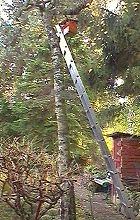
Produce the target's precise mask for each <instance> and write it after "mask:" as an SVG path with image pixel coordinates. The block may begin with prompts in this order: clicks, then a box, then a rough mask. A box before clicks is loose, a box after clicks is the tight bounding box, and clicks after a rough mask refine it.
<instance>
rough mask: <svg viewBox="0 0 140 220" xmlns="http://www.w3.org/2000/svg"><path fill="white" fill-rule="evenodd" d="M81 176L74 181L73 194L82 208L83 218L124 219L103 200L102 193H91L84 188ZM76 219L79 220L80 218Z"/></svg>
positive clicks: (101, 219)
mask: <svg viewBox="0 0 140 220" xmlns="http://www.w3.org/2000/svg"><path fill="white" fill-rule="evenodd" d="M82 178H83V177H81V178H79V179H78V181H77V182H76V183H75V194H76V198H77V199H78V201H79V206H80V207H81V208H82V209H83V213H84V218H83V219H85V220H92V219H95V220H125V218H124V217H123V216H122V215H121V214H119V213H118V212H117V210H116V209H115V206H114V205H113V204H112V203H111V202H110V201H109V200H104V198H105V195H104V194H103V193H94V194H93V195H92V193H91V192H90V191H89V190H87V189H86V187H85V184H84V180H83V179H82ZM77 220H81V219H80V218H79V219H77Z"/></svg>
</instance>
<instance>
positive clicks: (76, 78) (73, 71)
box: [56, 25, 135, 220]
mask: <svg viewBox="0 0 140 220" xmlns="http://www.w3.org/2000/svg"><path fill="white" fill-rule="evenodd" d="M56 30H57V36H58V37H59V46H60V49H61V52H62V54H63V56H64V59H65V61H66V64H67V67H68V70H69V73H70V75H71V78H72V80H73V83H74V85H75V88H76V90H77V93H78V95H79V97H80V100H81V103H82V106H83V108H84V110H85V113H86V116H87V118H88V121H89V124H90V127H91V131H92V134H93V135H94V137H95V139H96V141H97V142H98V144H99V147H100V151H101V154H102V156H103V158H104V160H105V163H106V166H107V169H108V171H109V173H110V176H111V178H112V181H113V185H114V188H115V190H116V191H117V194H118V196H119V199H120V204H121V206H123V208H124V210H125V214H126V217H127V219H131V220H134V219H135V216H134V213H133V208H132V206H131V205H130V202H129V200H128V196H127V194H126V192H125V189H124V186H123V184H122V182H121V179H120V176H119V173H118V171H117V170H116V167H115V164H114V161H113V159H112V157H111V154H110V152H109V149H108V147H107V144H106V142H105V139H104V137H103V134H102V131H101V128H100V126H99V124H98V123H97V120H96V116H95V112H94V110H93V108H92V106H91V104H90V101H89V98H88V95H87V93H86V91H85V88H84V85H83V83H82V80H81V78H80V75H79V73H78V70H77V68H76V65H75V63H74V60H73V58H72V55H71V52H70V50H69V48H68V45H67V42H66V40H65V37H64V34H63V32H62V30H61V27H60V25H56Z"/></svg>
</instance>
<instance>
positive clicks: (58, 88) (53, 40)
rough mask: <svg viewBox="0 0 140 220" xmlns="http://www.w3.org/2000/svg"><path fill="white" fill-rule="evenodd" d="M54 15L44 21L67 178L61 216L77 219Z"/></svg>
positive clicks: (61, 157) (61, 166)
mask: <svg viewBox="0 0 140 220" xmlns="http://www.w3.org/2000/svg"><path fill="white" fill-rule="evenodd" d="M52 19H53V15H52V12H51V10H49V8H47V9H46V11H45V12H44V13H43V22H44V25H45V29H46V33H47V36H48V42H49V46H50V49H51V53H52V64H53V72H54V92H55V112H56V118H57V126H58V149H59V156H58V167H59V174H60V177H61V178H62V179H65V181H64V184H63V190H64V194H63V196H62V197H61V199H60V217H61V220H75V219H76V212H75V201H74V199H73V200H72V198H74V188H73V183H72V181H71V180H70V179H69V143H68V126H67V118H66V111H65V100H64V96H63V94H64V85H63V73H62V71H61V56H62V55H61V52H60V49H59V44H58V43H59V42H58V41H59V39H58V37H57V36H56V32H55V30H54V28H53V24H52ZM72 201H73V203H72Z"/></svg>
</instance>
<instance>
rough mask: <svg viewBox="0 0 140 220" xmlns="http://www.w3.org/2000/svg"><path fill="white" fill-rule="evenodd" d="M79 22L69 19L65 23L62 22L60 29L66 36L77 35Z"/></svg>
mask: <svg viewBox="0 0 140 220" xmlns="http://www.w3.org/2000/svg"><path fill="white" fill-rule="evenodd" d="M77 23H78V21H77V20H72V19H69V20H68V19H67V20H65V21H63V22H61V24H60V27H61V30H62V32H63V33H64V35H65V34H68V33H71V34H76V33H77Z"/></svg>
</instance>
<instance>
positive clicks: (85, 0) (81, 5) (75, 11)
mask: <svg viewBox="0 0 140 220" xmlns="http://www.w3.org/2000/svg"><path fill="white" fill-rule="evenodd" d="M92 1H93V0H81V2H80V3H79V4H77V5H76V6H75V7H73V8H68V9H66V10H64V11H63V12H62V14H63V15H78V14H79V13H80V12H81V11H82V10H83V9H85V8H87V7H88V6H89V5H90V4H91V3H92Z"/></svg>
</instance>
